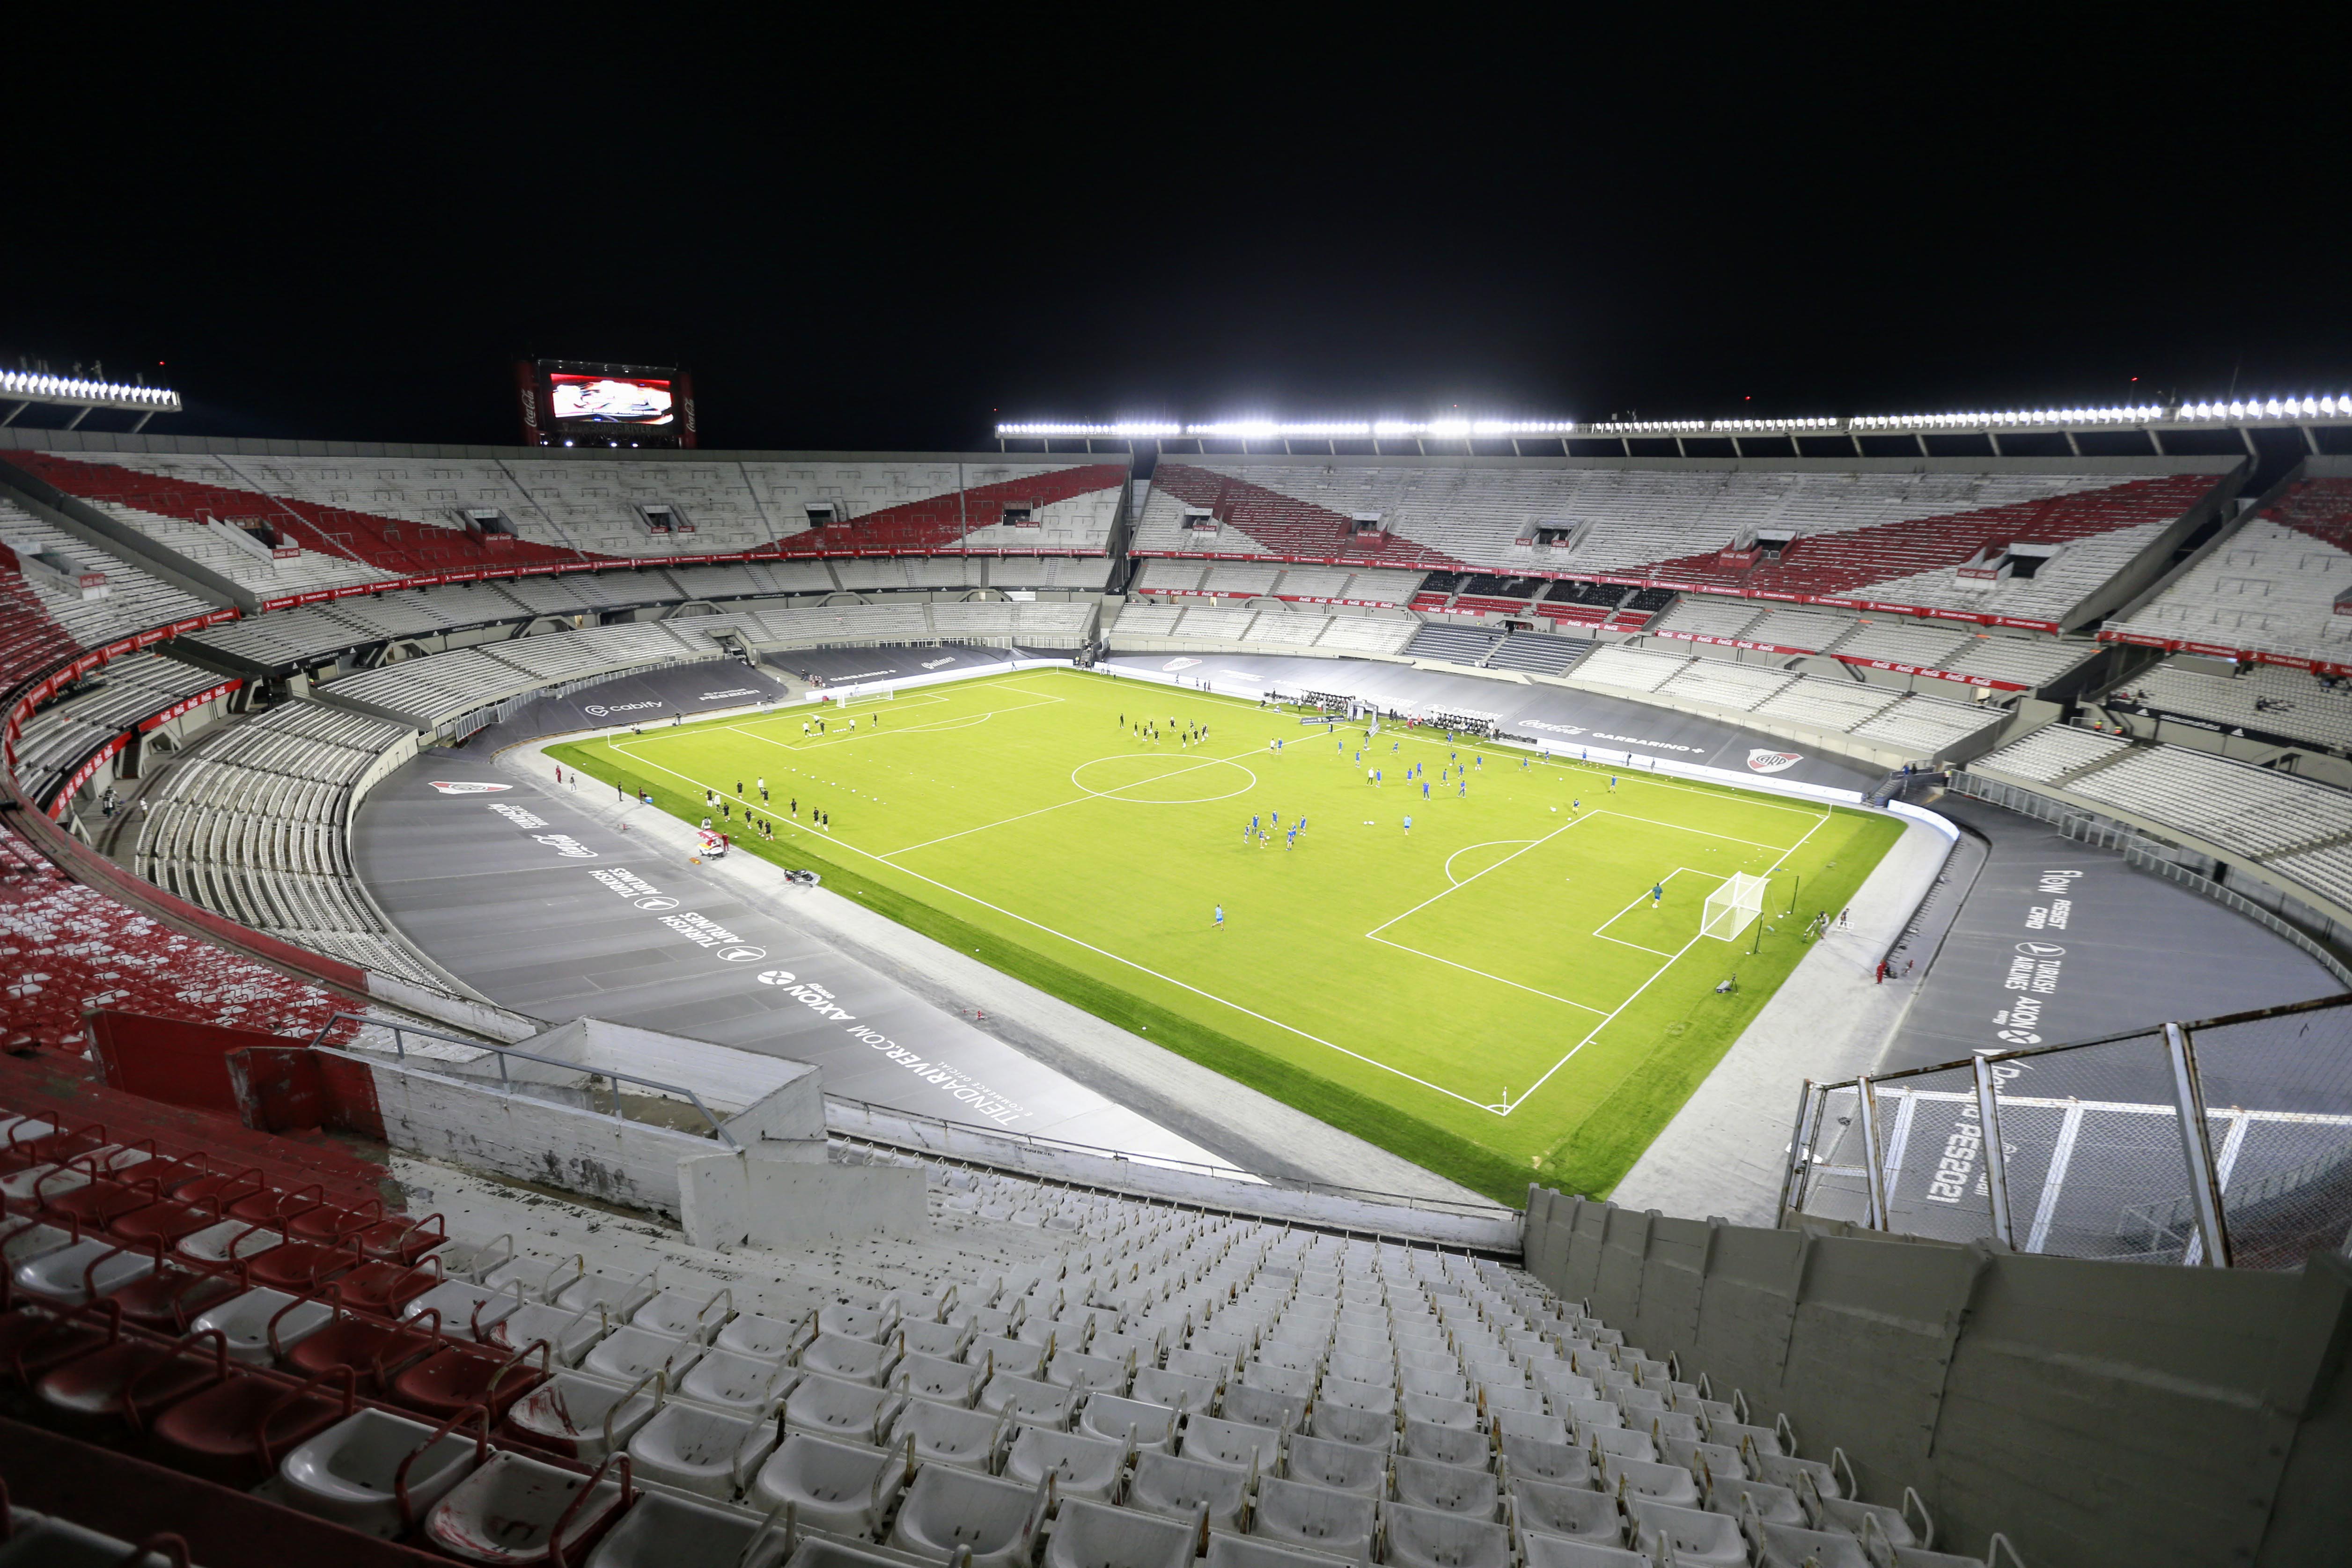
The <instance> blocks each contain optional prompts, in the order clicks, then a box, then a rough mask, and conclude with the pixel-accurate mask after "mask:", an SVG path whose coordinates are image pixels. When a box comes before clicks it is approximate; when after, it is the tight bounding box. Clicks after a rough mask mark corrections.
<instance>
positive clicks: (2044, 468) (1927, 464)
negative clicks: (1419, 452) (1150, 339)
mask: <svg viewBox="0 0 2352 1568" xmlns="http://www.w3.org/2000/svg"><path fill="white" fill-rule="evenodd" d="M2250 460H2251V459H2249V458H2247V456H2246V455H2245V454H2244V453H2242V452H2238V453H2221V454H2218V455H2212V456H2206V457H2193V458H2181V457H2172V458H2159V457H2157V456H2155V455H2154V454H2152V453H2151V454H2150V455H2148V456H2147V457H2137V458H2106V457H2102V458H2011V457H2001V458H1996V457H1992V456H1990V454H1988V455H1986V456H1984V457H1978V458H1917V457H1901V458H1845V457H1840V458H1786V457H1778V458H1775V457H1758V458H1469V457H1462V456H1458V455H1457V456H1443V457H1441V456H1436V455H1432V456H1429V457H1425V458H1423V457H1404V456H1394V457H1385V458H1372V457H1364V456H1359V455H1349V456H1333V455H1328V454H1325V453H1322V452H1299V453H1296V454H1293V453H1287V452H1247V453H1243V452H1169V453H1165V454H1163V455H1162V456H1161V457H1160V462H1161V463H1162V464H1163V465H1164V464H1169V463H1199V464H1218V465H1226V464H1238V465H1249V466H1254V467H1264V468H1299V467H1303V466H1311V467H1318V468H1500V469H1543V468H1638V469H1642V470H1644V471H1649V470H1664V471H1666V472H1679V473H1739V472H1756V471H1759V470H1760V471H1765V472H1771V473H1798V474H1851V473H1866V474H1868V473H1876V474H1907V473H1918V474H1979V473H1985V472H1988V471H1992V472H1998V473H2015V474H2117V475H2134V474H2214V475H2221V474H2227V473H2230V472H2231V471H2232V470H2234V469H2236V468H2239V467H2240V466H2241V465H2242V464H2244V463H2246V462H2248V461H2250ZM2310 460H2311V461H2313V462H2319V461H2321V460H2322V459H2320V458H2312V459H2310ZM2337 460H2338V461H2352V459H2337Z"/></svg>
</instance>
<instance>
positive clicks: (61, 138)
mask: <svg viewBox="0 0 2352 1568" xmlns="http://www.w3.org/2000/svg"><path fill="white" fill-rule="evenodd" d="M135 15H143V14H132V13H123V14H120V15H118V16H117V17H116V19H114V20H111V21H100V19H99V17H98V14H96V13H92V12H81V13H77V14H75V15H74V16H72V17H71V18H70V19H69V20H68V21H65V22H60V23H52V24H48V25H47V27H46V28H45V29H33V30H29V31H27V32H26V33H25V34H23V35H21V36H20V37H19V38H18V45H19V47H18V49H17V50H16V55H17V58H18V62H19V66H20V71H19V80H20V82H24V83H26V84H28V85H29V84H31V83H34V82H36V81H37V82H39V83H40V84H41V85H42V87H43V89H44V90H45V91H46V92H47V93H48V94H49V95H50V97H49V101H48V102H47V106H46V108H47V112H46V113H45V114H42V115H39V116H37V117H35V122H36V123H38V124H40V125H41V126H43V127H44V129H42V130H41V131H40V132H38V133H37V134H36V135H35V136H34V137H33V139H31V140H29V141H28V140H26V139H24V138H23V137H21V136H20V138H19V140H18V142H17V143H16V154H17V156H16V160H15V164H16V171H17V173H16V177H15V179H14V180H13V181H11V182H10V183H11V185H12V187H13V199H12V200H11V202H10V203H9V207H10V218H11V221H10V229H11V233H12V237H11V238H10V240H9V241H8V243H6V244H5V247H0V278H5V280H6V286H5V292H0V301H5V315H0V356H5V361H6V363H14V362H15V359H16V356H17V355H19V354H27V355H37V356H39V357H42V358H45V359H47V361H48V362H49V363H51V365H52V367H53V368H56V369H59V370H63V369H66V368H68V365H69V364H70V363H72V362H75V361H90V360H102V361H103V362H104V363H105V366H106V368H107V370H108V371H109V372H110V374H127V373H129V372H131V371H132V370H134V369H137V368H140V367H142V365H143V366H144V367H146V368H148V369H149V370H150V371H151V372H154V371H155V364H156V362H158V361H163V362H168V363H167V364H166V366H165V367H164V368H163V370H161V371H160V372H158V373H157V374H163V375H165V376H167V377H168V378H169V379H170V380H171V381H172V383H173V384H175V385H177V386H178V387H180V388H181V390H182V391H183V394H184V395H185V396H186V397H187V399H188V400H189V403H190V405H191V412H190V413H189V414H188V415H187V416H183V417H182V418H181V419H179V420H177V421H176V422H173V423H172V424H170V425H168V426H164V425H159V426H157V428H177V429H180V430H184V431H200V432H205V433H216V434H245V435H268V436H279V437H347V438H357V439H379V440H418V441H478V442H501V443H504V442H510V441H511V440H513V439H514V422H513V418H512V415H511V412H510V410H511V400H510V397H509V392H508V382H507V379H506V378H507V370H506V366H507V363H508V362H509V360H510V359H511V358H512V357H513V356H515V355H516V354H519V353H538V354H544V355H550V356H557V357H580V358H600V359H615V360H632V361H643V362H651V363H682V364H685V365H687V366H688V367H689V368H690V369H691V370H692V371H693V372H694V374H695V375H696V377H697V380H698V387H699V392H700V395H701V404H702V409H703V416H704V426H705V441H706V444H707V445H713V446H720V447H872V448H894V447H915V448H920V447H962V446H969V445H972V444H976V443H978V442H980V441H982V439H983V437H985V436H986V434H987V432H988V429H989V427H990V426H991V425H992V422H993V421H994V420H995V419H996V418H998V417H1000V416H1003V417H1008V418H1012V417H1064V418H1071V417H1097V416H1119V415H1129V416H1181V417H1192V418H1199V417H1205V416H1218V415H1233V414H1244V413H1271V414H1283V415H1288V416H1299V417H1303V416H1316V415H1342V414H1365V413H1370V414H1387V415H1394V416H1424V415H1427V414H1430V413H1433V412H1446V411H1450V410H1452V409H1454V407H1456V406H1458V407H1459V408H1460V409H1461V410H1463V411H1465V412H1480V413H1487V412H1491V413H1496V414H1515V413H1516V414H1522V415H1564V416H1574V417H1583V418H1596V417H1601V416H1605V415H1607V414H1609V413H1611V412H1612V411H1617V410H1626V409H1638V410H1639V411H1641V412H1642V413H1643V414H1644V415H1648V416H1654V417H1655V416H1721V415H1731V414H1738V413H1742V412H1754V413H1759V414H1772V415H1780V414H1842V413H1851V412H1856V411H1867V410H1881V411H1907V410H1914V409H1922V408H1953V407H1970V406H1982V405H1987V404H1993V405H2009V404H2016V403H2021V402H2041V401H2046V400H2064V401H2098V402H2108V401H2114V400H2117V399H2120V398H2125V397H2130V396H2134V395H2137V394H2138V393H2140V392H2143V391H2147V390H2151V389H2153V390H2158V391H2161V390H2166V389H2176V390H2178V391H2179V392H2182V393H2185V394H2187V395H2192V396H2196V395H2219V394H2221V393H2222V392H2223V391H2225V390H2226V389H2227V388H2228V387H2229V385H2230V384H2231V379H2232V377H2233V376H2234V377H2235V378H2236V381H2237V384H2238V387H2239V390H2240V391H2241V392H2263V393H2271V394H2286V393H2303V392H2342V391H2347V390H2352V325H2347V319H2348V318H2347V310H2346V298H2347V289H2346V286H2347V266H2346V258H2347V248H2346V245H2345V241H2344V237H2343V235H2342V233H2341V232H2340V220H2338V219H2336V217H2335V216H2334V209H2338V208H2340V207H2341V206H2342V205H2343V195H2342V192H2343V187H2344V184H2345V182H2344V177H2343V169H2344V159H2343V154H2342V152H2341V145H2340V138H2341V132H2342V128H2343V126H2342V121H2343V116H2342V112H2341V111H2342V108H2343V104H2344V102H2345V96H2344V93H2343V91H2342V89H2341V83H2342V82H2343V81H2344V80H2346V79H2347V76H2346V73H2345V68H2344V67H2345V61H2344V58H2343V56H2342V54H2341V53H2340V52H2339V51H2336V49H2334V48H2333V47H2331V45H2330V42H2329V40H2327V39H2326V38H2324V37H2319V38H2315V37H2312V36H2311V30H2310V29H2308V28H2307V27H2305V26H2304V25H2303V24H2302V23H2301V22H2299V21H2297V20H2296V19H2295V18H2294V15H2293V14H2289V15H2288V16H2283V17H2276V18H2273V17H2269V16H2264V15H2258V14H2256V13H2253V12H2251V11H2247V12H2233V13H2231V16H2232V18H2233V23H2232V26H2230V27H2228V28H2223V27H2221V26H2211V27H2208V28H2204V29H2201V30H2199V31H2196V32H2194V33H2191V32H2188V31H2168V27H2169V26H2171V25H2172V24H2177V23H2181V22H2184V21H2185V20H2186V17H2185V16H2172V17H2171V18H2170V21H2169V22H2168V19H2167V17H2166V16H2165V15H2164V14H2162V13H2157V12H2139V13H2133V14H2129V15H2126V13H2123V12H2116V11H2108V12H2102V13H2100V14H2099V16H2100V19H2098V20H2096V21H2094V22H2091V23H2087V24H2084V25H2083V26H2074V25H2070V24H2066V23H2063V22H2058V21H2053V20H2052V19H2051V18H2050V17H2049V16H2045V15H2044V14H2042V13H2038V12H2023V11H2020V12H2009V13H1991V12H1966V13H1963V12H1955V11H1948V10H1947V11H1939V12H1937V13H1936V16H1935V19H1934V20H1933V21H1930V22H1928V23H1927V24H1925V25H1924V26H1920V27H1919V28H1918V30H1915V31H1905V32H1902V33H1899V34H1898V33H1895V32H1892V31H1889V30H1887V29H1888V27H1889V26H1890V24H1889V23H1888V22H1887V21H1886V20H1885V18H1886V17H1887V16H1889V15H1890V10H1889V8H1878V9H1874V10H1870V11H1863V10H1855V11H1850V12H1841V13H1837V14H1835V15H1834V16H1832V17H1830V18H1829V19H1828V20H1826V21H1804V20H1798V19H1794V16H1793V13H1792V12H1791V11H1790V9H1789V8H1780V7H1775V8H1772V9H1771V10H1770V11H1769V13H1768V12H1765V11H1763V10H1761V9H1759V10H1756V11H1741V12H1736V13H1711V12H1707V11H1704V10H1699V11H1684V12H1675V13H1666V12H1664V11H1661V12H1657V13H1655V14H1654V21H1652V22H1651V23H1649V24H1647V25H1643V26H1635V27H1633V28H1630V29H1626V28H1620V27H1619V26H1616V25H1615V24H1614V22H1613V21H1612V16H1613V14H1612V13H1606V12H1593V13H1570V14H1566V20H1565V22H1564V23H1563V24H1562V25H1558V26H1545V25H1542V24H1539V23H1537V22H1533V21H1529V20H1528V19H1527V18H1526V17H1524V16H1517V15H1514V14H1510V13H1505V12H1488V13H1460V14H1455V13H1450V12H1446V11H1444V10H1434V11H1431V10H1423V11H1416V12H1412V13H1405V12H1397V13H1389V12H1383V11H1372V10H1359V11H1331V12H1321V13H1315V14H1312V15H1311V16H1309V15H1307V14H1301V18H1302V19H1301V21H1300V23H1299V24H1298V25H1297V26H1293V25H1289V24H1286V23H1283V22H1280V21H1278V20H1275V19H1274V16H1276V14H1269V13H1253V12H1239V13H1232V14H1219V13H1209V14H1187V15H1181V16H1180V15H1176V14H1173V13H1169V14H1160V15H1156V16H1154V17H1153V19H1151V20H1150V22H1149V24H1148V25H1147V26H1146V27H1145V28H1144V30H1140V31H1134V32H1128V31H1122V30H1121V29H1120V27H1119V26H1118V24H1117V22H1115V21H1114V20H1110V19H1107V18H1104V17H1101V16H1097V15H1096V14H1092V13H1076V14H1072V15H1069V16H1056V15H1053V14H1046V13H1011V12H1005V13H992V14H990V15H989V16H985V17H984V18H980V19H977V20H967V21H966V22H964V23H962V24H961V25H959V26H954V27H952V28H943V27H941V26H938V25H937V24H935V23H934V22H933V21H931V20H929V19H927V18H926V17H925V16H921V15H919V14H917V13H913V12H903V13H893V14H889V15H887V16H875V17H873V18H871V19H870V21H867V22H866V23H864V24H862V25H859V26H854V27H853V28H851V29H846V30H844V29H841V28H840V26H839V22H838V19H837V18H835V20H834V21H832V22H830V23H827V24H824V26H820V24H819V23H818V22H817V21H816V20H815V19H814V16H813V14H811V13H805V12H803V11H799V10H788V11H782V12H773V13H765V14H762V15H763V16H764V17H765V19H764V20H760V21H740V22H735V23H714V22H709V21H705V22H703V23H701V24H699V25H697V24H695V23H694V22H693V21H692V20H691V19H690V18H682V19H681V22H680V23H679V26H681V27H684V28H688V29H690V30H682V31H672V30H669V28H667V26H662V25H658V24H657V23H656V19H655V14H654V13H653V12H651V11H649V10H635V11H626V12H624V11H619V10H614V11H602V10H599V11H594V12H573V13H564V12H559V11H556V10H553V9H547V8H541V9H537V10H535V11H534V12H533V13H532V16H534V17H535V18H536V19H537V24H538V25H533V24H531V23H524V22H509V23H490V22H487V21H485V20H484V19H483V18H482V17H480V16H475V15H472V14H467V13H461V12H455V11H451V12H438V13H434V14H432V16H430V17H428V18H426V19H425V20H424V21H423V22H421V23H418V24H415V25H413V26H412V25H406V24H393V23H390V22H387V21H385V20H384V19H383V17H382V16H377V17H376V18H375V19H374V22H373V24H372V26H362V27H359V28H354V29H353V30H348V31H346V30H342V29H341V26H337V27H336V28H335V30H331V31H323V30H320V28H319V26H317V25H316V24H313V23H311V22H310V21H307V20H304V19H302V18H303V17H304V16H307V15H308V14H306V13H293V12H289V13H284V14H282V15H281V20H280V21H279V22H278V24H277V25H276V26H243V27H238V26H236V25H235V24H230V23H226V22H224V21H222V20H221V14H218V13H206V14H205V15H203V16H189V17H186V18H184V19H175V20H173V21H171V22H168V23H165V22H146V21H138V20H130V19H125V18H127V17H130V16H135ZM2307 15H2308V16H2311V17H2318V16H2323V15H2325V13H2324V12H2321V11H2317V10H2315V11H2312V12H2309V13H2307ZM2209 20H2210V21H2211V22H2213V23H2216V24H2218V23H2219V22H2220V20H2221V17H2220V16H2219V15H2218V14H2216V15H2215V16H2212V17H2210V18H2209ZM36 66H37V68H36ZM52 128H53V129H52ZM2133 377H2138V378H2139V380H2138V382H2137V384H2135V383H2134V381H2133V380H2132V378H2133ZM1000 411H1001V413H1000Z"/></svg>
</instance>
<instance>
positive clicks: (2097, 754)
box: [1971, 724, 2131, 784]
mask: <svg viewBox="0 0 2352 1568" xmlns="http://www.w3.org/2000/svg"><path fill="white" fill-rule="evenodd" d="M2129 750H2131V742H2129V741H2126V740H2124V739H2123V738H2122V737H2120V736H2117V735H2102V734H2098V733H2096V732H2095V731H2090V730H2079V729H2076V728H2075V727H2074V726H2073V725H2071V724H2053V725H2050V726H2049V727H2048V728H2046V729H2041V730H2036V731H2033V733H2032V734H2031V735H2028V736H2026V737H2025V738H2024V739H2023V740H2021V741H2012V742H2010V743H2009V744H2008V745H2006V746H2003V747H2001V748H2000V750H1999V751H1997V752H1986V753H1985V754H1984V755H1983V756H1981V757H1979V758H1978V759H1977V760H1976V762H1975V763H1973V764H1971V765H1972V766H1974V767H1979V768H1984V769H1988V770H1990V771H1991V772H1994V773H2004V774H2007V775H2008V776H2009V777H2011V778H2017V779H2029V780H2032V782H2033V783H2035V784H2056V783H2058V782H2060V781H2061V780H2063V778H2065V777H2066V776H2067V775H2068V774H2069V773H2079V772H2081V771H2082V770H2084V769H2085V768H2088V767H2092V766H2094V765H2095V764H2097V763H2103V762H2105V761H2108V760H2109V759H2111V758H2113V757H2115V756H2116V755H2118V754H2120V753H2122V752H2127V751H2129Z"/></svg>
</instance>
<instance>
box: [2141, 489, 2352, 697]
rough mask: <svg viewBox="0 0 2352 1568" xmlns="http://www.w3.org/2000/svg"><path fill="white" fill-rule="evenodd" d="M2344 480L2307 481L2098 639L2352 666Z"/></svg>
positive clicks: (2351, 556) (2349, 507)
mask: <svg viewBox="0 0 2352 1568" xmlns="http://www.w3.org/2000/svg"><path fill="white" fill-rule="evenodd" d="M2347 589H2352V479H2333V478H2326V479H2304V480H2301V481H2299V482H2297V483H2296V484H2294V485H2293V486H2291V487H2289V489H2287V490H2286V492H2285V493H2284V494H2283V495H2282V496H2280V497H2279V499H2278V500H2276V501H2275V502H2274V503H2273V504H2272V505H2270V506H2268V507H2265V508H2263V510H2261V511H2260V512H2259V513H2257V514H2255V515H2254V516H2252V517H2249V518H2246V519H2245V520H2243V521H2242V522H2241V523H2240V525H2239V526H2238V528H2237V529H2236V531H2233V532H2231V533H2230V534H2228V535H2227V536H2226V537H2224V538H2223V539H2222V540H2221V542H2220V544H2219V545H2218V546H2217V547H2216V548H2215V549H2214V550H2213V551H2212V552H2210V553H2209V554H2207V555H2206V556H2205V557H2204V558H2203V559H2202V560H2200V561H2199V562H2198V563H2196V564H2195V565H2193V566H2191V567H2189V569H2188V570H2187V571H2186V572H2183V573H2180V574H2179V575H2177V576H2175V577H2174V578H2173V579H2172V580H2171V581H2170V582H2168V583H2167V584H2165V586H2164V589H2163V591H2162V592H2161V593H2159V594H2158V595H2156V596H2155V597H2154V598H2153V599H2151V600H2149V601H2148V602H2147V603H2146V604H2144V605H2140V606H2138V607H2137V609H2135V610H2134V611H2133V612H2132V613H2131V615H2130V616H2128V617H2124V618H2119V619H2117V620H2116V621H2113V622H2111V623H2109V625H2108V626H2107V627H2106V628H2105V631H2104V632H2103V633H2102V634H2101V635H2103V636H2107V637H2120V638H2122V639H2124V640H2126V641H2137V642H2150V643H2155V644H2158V645H2159V646H2165V647H2183V646H2192V647H2201V648H2206V649H2210V650H2213V651H2221V650H2230V649H2234V650H2240V651H2243V652H2248V653H2268V654H2274V655H2278V656H2281V657H2284V658H2294V659H2302V660H2309V661H2314V662H2317V663H2321V664H2330V665H2340V664H2344V663H2347V661H2352V616H2343V615H2339V614H2337V613H2336V599H2337V596H2338V595H2342V594H2343V593H2345V591H2346V590H2347Z"/></svg>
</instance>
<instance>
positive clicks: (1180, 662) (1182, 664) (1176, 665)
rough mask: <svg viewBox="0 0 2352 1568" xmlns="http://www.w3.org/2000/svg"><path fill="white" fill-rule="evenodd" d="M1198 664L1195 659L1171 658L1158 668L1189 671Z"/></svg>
mask: <svg viewBox="0 0 2352 1568" xmlns="http://www.w3.org/2000/svg"><path fill="white" fill-rule="evenodd" d="M1200 662H1201V661H1200V660H1199V659H1197V658H1171V659H1170V660H1169V661H1168V662H1167V663H1166V664H1163V665H1161V666H1160V668H1162V669H1190V668H1192V667H1193V666H1194V665H1197V664H1199V663H1200Z"/></svg>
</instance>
